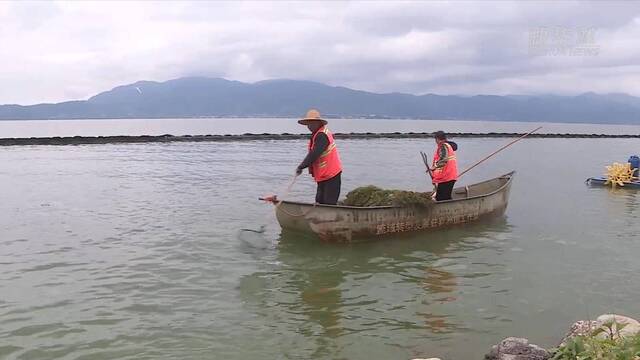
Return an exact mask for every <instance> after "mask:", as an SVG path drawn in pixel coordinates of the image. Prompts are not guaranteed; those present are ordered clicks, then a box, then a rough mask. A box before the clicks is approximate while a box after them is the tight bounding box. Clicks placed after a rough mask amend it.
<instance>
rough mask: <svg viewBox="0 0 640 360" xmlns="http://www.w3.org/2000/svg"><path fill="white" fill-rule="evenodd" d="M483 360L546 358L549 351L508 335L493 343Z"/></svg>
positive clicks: (548, 357)
mask: <svg viewBox="0 0 640 360" xmlns="http://www.w3.org/2000/svg"><path fill="white" fill-rule="evenodd" d="M484 358H485V360H547V359H550V358H551V353H549V352H548V351H547V350H545V349H543V348H541V347H540V346H538V345H534V344H529V340H527V339H524V338H516V337H508V338H506V339H504V340H502V341H501V342H500V343H499V344H497V345H494V346H493V347H492V348H491V351H490V352H489V353H488V354H487V355H485V356H484Z"/></svg>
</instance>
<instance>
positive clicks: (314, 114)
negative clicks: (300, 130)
mask: <svg viewBox="0 0 640 360" xmlns="http://www.w3.org/2000/svg"><path fill="white" fill-rule="evenodd" d="M312 121H320V122H322V124H323V125H327V120H325V119H323V118H321V117H320V111H318V110H316V109H311V110H309V111H307V115H305V117H304V119H300V120H298V124H301V125H307V124H309V123H310V122H312Z"/></svg>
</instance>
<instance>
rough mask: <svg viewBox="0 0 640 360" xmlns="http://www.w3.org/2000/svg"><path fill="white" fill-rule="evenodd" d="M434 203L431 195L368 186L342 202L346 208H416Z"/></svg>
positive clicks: (352, 193)
mask: <svg viewBox="0 0 640 360" xmlns="http://www.w3.org/2000/svg"><path fill="white" fill-rule="evenodd" d="M432 203H433V200H431V193H422V192H414V191H406V190H387V189H381V188H379V187H377V186H373V185H368V186H362V187H359V188H356V189H354V190H352V191H350V192H349V193H348V194H347V197H346V198H345V199H344V200H343V201H342V203H341V204H342V205H346V206H363V207H367V206H415V207H427V206H429V205H431V204H432Z"/></svg>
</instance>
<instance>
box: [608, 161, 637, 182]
mask: <svg viewBox="0 0 640 360" xmlns="http://www.w3.org/2000/svg"><path fill="white" fill-rule="evenodd" d="M606 168H607V173H606V176H607V181H606V182H605V184H606V185H609V184H611V187H614V188H615V187H616V186H617V185H620V186H624V184H625V183H629V182H631V181H632V180H635V179H637V178H635V177H634V176H633V172H634V170H635V169H633V168H631V164H629V163H625V164H620V163H613V165H611V166H607V167H606Z"/></svg>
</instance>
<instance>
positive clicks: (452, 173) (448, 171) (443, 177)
mask: <svg viewBox="0 0 640 360" xmlns="http://www.w3.org/2000/svg"><path fill="white" fill-rule="evenodd" d="M440 146H444V147H445V149H446V150H447V157H446V159H447V163H446V164H445V165H444V166H443V167H440V168H437V169H436V163H437V162H438V161H439V160H440ZM432 172H433V182H434V183H436V184H440V183H444V182H447V181H451V180H457V179H458V161H457V160H456V152H455V151H453V148H452V147H451V145H449V143H447V142H443V143H441V144H439V145H438V147H437V148H436V153H435V155H433V171H432Z"/></svg>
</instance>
